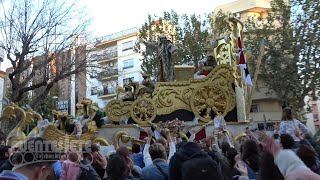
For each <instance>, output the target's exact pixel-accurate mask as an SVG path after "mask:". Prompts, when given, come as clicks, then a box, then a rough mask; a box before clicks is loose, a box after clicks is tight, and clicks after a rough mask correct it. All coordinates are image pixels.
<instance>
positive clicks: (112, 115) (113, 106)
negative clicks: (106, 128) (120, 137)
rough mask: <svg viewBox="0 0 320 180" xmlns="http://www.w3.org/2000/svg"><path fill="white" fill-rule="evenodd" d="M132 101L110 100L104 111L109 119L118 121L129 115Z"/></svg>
mask: <svg viewBox="0 0 320 180" xmlns="http://www.w3.org/2000/svg"><path fill="white" fill-rule="evenodd" d="M132 103H133V102H130V101H126V102H123V101H120V100H112V101H110V102H109V104H108V106H107V107H106V110H105V112H106V114H107V116H108V118H109V119H110V120H111V121H115V122H119V121H120V120H121V118H123V117H127V118H128V117H130V109H131V107H132Z"/></svg>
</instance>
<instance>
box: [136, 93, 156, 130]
mask: <svg viewBox="0 0 320 180" xmlns="http://www.w3.org/2000/svg"><path fill="white" fill-rule="evenodd" d="M130 114H131V117H132V119H133V120H134V121H135V122H137V123H139V124H149V123H150V122H152V121H153V120H154V118H155V117H156V115H157V111H156V106H155V105H154V102H153V101H152V100H151V99H148V98H141V99H138V100H136V101H135V102H134V103H133V105H132V108H131V113H130Z"/></svg>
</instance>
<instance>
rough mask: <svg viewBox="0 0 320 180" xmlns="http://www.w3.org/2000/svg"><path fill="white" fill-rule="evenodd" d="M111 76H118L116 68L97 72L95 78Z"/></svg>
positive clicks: (101, 78) (103, 78) (102, 78)
mask: <svg viewBox="0 0 320 180" xmlns="http://www.w3.org/2000/svg"><path fill="white" fill-rule="evenodd" d="M112 77H118V69H108V70H106V71H103V72H101V73H99V74H98V76H97V79H99V80H105V79H109V78H112Z"/></svg>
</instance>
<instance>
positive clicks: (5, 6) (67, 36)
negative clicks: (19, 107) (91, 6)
mask: <svg viewBox="0 0 320 180" xmlns="http://www.w3.org/2000/svg"><path fill="white" fill-rule="evenodd" d="M0 13H1V15H2V16H1V17H0V23H1V24H0V35H1V39H0V47H1V48H3V49H4V51H5V54H6V57H7V59H8V60H10V62H11V64H12V67H13V72H11V73H10V74H9V79H10V81H11V83H12V101H13V102H19V101H20V100H21V99H22V98H23V96H24V95H25V94H26V93H27V92H29V91H34V90H36V89H39V88H41V91H38V93H37V94H36V97H35V98H34V99H33V101H32V102H31V107H33V108H34V107H36V106H38V105H40V104H41V103H42V102H44V101H45V99H46V97H47V95H48V94H49V92H50V90H51V88H52V87H53V86H54V85H55V84H56V83H57V82H58V81H59V80H61V79H64V78H68V77H70V76H71V75H73V74H79V73H81V72H84V71H85V70H86V66H87V64H88V62H87V59H86V54H87V53H86V45H79V42H80V41H81V38H83V36H84V35H85V33H86V29H87V26H88V24H89V23H90V19H89V18H88V16H87V14H86V12H85V10H84V8H83V7H80V5H79V3H78V2H77V0H74V1H71V2H70V1H63V0H10V1H9V0H8V1H5V2H4V3H2V8H1V9H0ZM75 52H78V53H79V52H80V54H81V53H82V55H81V56H80V58H75V57H74V54H76V53H75ZM65 54H70V56H65V59H68V60H63V58H62V57H64V55H65ZM79 59H80V60H79ZM40 73H41V74H40ZM39 75H40V76H39ZM35 77H36V79H37V80H35Z"/></svg>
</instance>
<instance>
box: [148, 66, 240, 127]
mask: <svg viewBox="0 0 320 180" xmlns="http://www.w3.org/2000/svg"><path fill="white" fill-rule="evenodd" d="M232 83H233V76H232V69H231V67H230V66H229V65H227V64H221V65H218V66H217V67H216V68H215V69H214V70H213V71H212V72H211V73H210V74H209V75H208V76H207V77H205V78H203V79H190V80H189V81H181V82H169V83H168V82H166V83H157V84H156V90H155V91H154V93H153V99H152V100H153V102H155V104H156V107H157V113H158V114H170V113H172V112H174V111H176V110H178V109H184V110H187V111H193V112H195V111H194V110H193V109H192V103H191V101H192V100H193V99H194V97H195V96H194V95H195V92H196V91H197V90H198V91H199V90H200V88H201V87H207V88H209V87H210V88H211V86H213V87H214V88H216V89H217V88H218V89H220V90H221V92H223V99H224V101H225V103H226V107H225V108H223V109H222V110H220V111H221V112H222V114H223V115H225V114H227V113H228V112H229V111H231V110H232V109H233V108H234V106H235V94H234V90H233V89H232V86H231V84H232ZM199 87H200V88H199ZM200 91H201V90H200ZM205 91H210V89H207V90H204V92H205ZM212 91H214V90H213V89H212ZM200 114H201V113H200ZM200 120H202V121H205V122H207V121H208V120H207V119H206V118H200Z"/></svg>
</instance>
